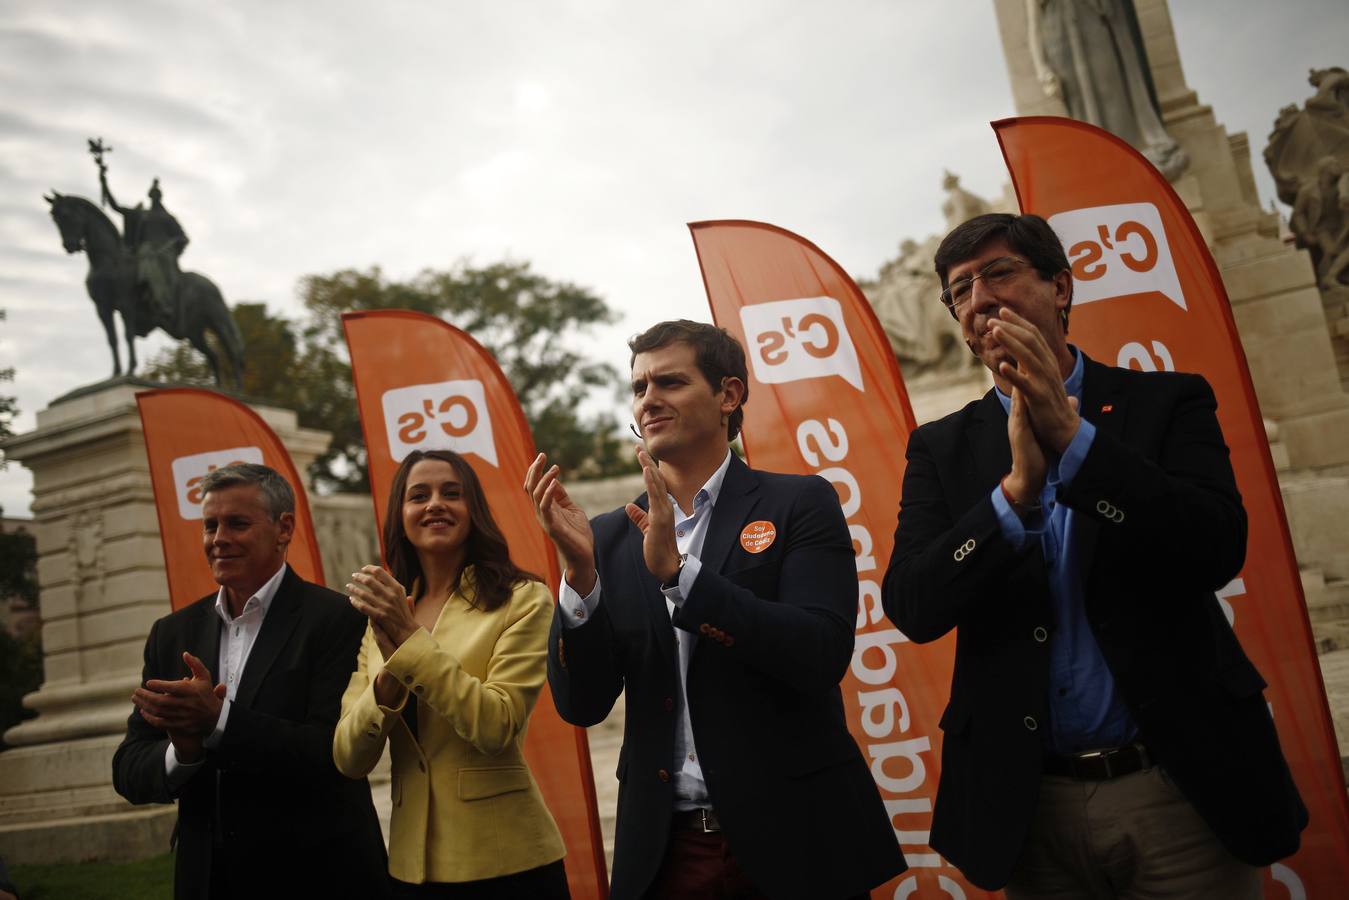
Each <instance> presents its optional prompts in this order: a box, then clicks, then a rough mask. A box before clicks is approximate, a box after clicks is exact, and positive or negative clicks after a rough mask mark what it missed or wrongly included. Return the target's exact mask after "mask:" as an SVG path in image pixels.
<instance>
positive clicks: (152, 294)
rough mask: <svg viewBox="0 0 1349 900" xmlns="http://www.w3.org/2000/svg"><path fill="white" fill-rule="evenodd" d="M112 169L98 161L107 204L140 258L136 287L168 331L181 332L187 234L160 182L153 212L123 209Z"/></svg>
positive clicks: (154, 193) (128, 244) (153, 193)
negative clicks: (110, 179) (114, 188)
mask: <svg viewBox="0 0 1349 900" xmlns="http://www.w3.org/2000/svg"><path fill="white" fill-rule="evenodd" d="M107 173H108V167H107V165H106V164H105V163H104V162H103V160H102V158H101V157H98V182H99V184H100V185H101V186H102V188H103V200H104V202H105V203H107V204H108V205H109V206H111V207H112V208H113V209H115V210H117V212H119V213H121V214H122V222H123V227H122V240H123V242H124V243H125V244H126V247H127V249H128V250H130V251H131V253H132V255H133V256H135V258H136V286H137V288H138V289H139V291H140V292H141V295H142V296H143V297H145V298H147V299H148V300H149V302H150V304H151V305H152V306H153V308H154V309H155V311H156V313H157V317H158V318H159V320H160V322H161V323H162V324H163V327H164V328H165V330H166V331H170V333H174V332H178V331H181V330H182V328H181V326H182V323H181V321H180V319H181V315H182V309H181V304H180V303H179V302H178V278H179V275H180V270H179V268H178V257H179V256H181V255H182V252H183V249H184V248H185V247H187V242H188V238H187V233H186V232H184V231H183V226H182V225H180V224H178V220H177V219H176V218H174V216H173V214H172V213H170V212H169V211H168V210H167V209H165V208H164V204H163V202H162V200H163V196H164V195H163V192H162V191H161V190H160V189H159V179H158V178H156V179H154V182H153V183H152V184H151V185H150V191H149V197H150V208H149V209H146V208H145V205H144V204H141V203H137V204H136V205H135V206H132V207H125V206H120V205H118V203H117V200H116V199H114V198H113V196H112V191H111V190H110V189H109V188H108V177H107Z"/></svg>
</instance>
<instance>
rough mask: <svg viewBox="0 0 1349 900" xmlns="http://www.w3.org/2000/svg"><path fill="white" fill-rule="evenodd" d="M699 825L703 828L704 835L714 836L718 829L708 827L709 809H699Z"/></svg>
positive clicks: (703, 807)
mask: <svg viewBox="0 0 1349 900" xmlns="http://www.w3.org/2000/svg"><path fill="white" fill-rule="evenodd" d="M698 818H699V824H700V825H701V826H702V829H703V834H713V833H714V832H716V830H717V829H715V828H709V827H707V807H705V806H700V807H698Z"/></svg>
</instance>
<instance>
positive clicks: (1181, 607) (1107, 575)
mask: <svg viewBox="0 0 1349 900" xmlns="http://www.w3.org/2000/svg"><path fill="white" fill-rule="evenodd" d="M935 262H936V267H937V273H938V275H939V276H940V277H941V282H942V286H943V288H944V289H945V290H944V291H943V292H942V300H943V301H944V302H945V303H946V305H947V307H948V309H949V310H950V311H951V314H952V315H953V316H955V317H956V318H957V320H958V321H959V322H960V329H961V332H962V333H963V334H964V337H965V341H966V343H967V344H968V345H969V347H970V350H971V351H972V352H973V353H974V354H975V355H976V356H978V357H979V359H980V360H981V361H982V362H983V363H984V365H985V366H987V367H988V369H989V371H990V372H992V373H993V383H994V385H995V390H992V391H989V392H988V394H986V395H985V396H984V397H983V399H981V400H977V401H975V402H973V403H971V404H969V405H968V406H966V407H965V408H964V409H962V410H960V411H959V412H955V413H952V414H951V415H949V416H947V417H946V418H944V419H941V420H939V421H936V422H932V423H930V424H927V425H924V426H923V427H921V428H919V429H918V430H917V431H915V432H914V433H913V434H912V435H911V436H910V438H909V447H908V467H907V469H906V470H905V474H904V492H903V499H902V501H901V508H900V514H899V528H898V530H897V531H896V534H895V550H894V555H893V556H892V557H891V560H890V567H889V569H888V571H887V573H886V578H885V584H884V605H885V610H886V612H887V613H888V614H889V616H890V617H891V618H892V619H893V620H894V621H895V623H896V624H897V625H898V626H899V627H900V629H902V630H903V631H904V633H905V634H906V635H908V637H909V638H910V639H912V640H914V641H931V640H936V639H937V638H939V637H941V636H943V635H944V634H946V633H947V632H949V631H950V630H951V629H953V628H954V629H956V658H955V671H954V674H953V675H952V680H951V701H950V704H949V705H948V707H947V709H946V712H945V714H944V715H943V717H942V721H941V726H942V729H943V731H944V733H945V737H944V741H943V749H942V773H941V783H940V785H939V787H938V791H937V803H936V809H935V810H934V813H933V823H932V838H931V839H932V847H933V848H934V849H936V850H938V851H939V852H940V853H941V854H942V855H944V856H945V857H946V858H947V859H948V860H950V861H951V862H953V863H954V864H955V865H957V866H958V867H959V868H960V870H961V871H962V872H963V873H964V874H965V876H966V877H967V878H969V879H970V881H972V882H973V883H975V884H976V885H978V886H980V887H983V888H988V889H997V888H1001V887H1003V886H1006V889H1007V894H1008V896H1009V897H1010V898H1014V900H1015V898H1027V897H1037V898H1038V897H1144V896H1146V897H1186V898H1200V897H1209V898H1214V900H1217V898H1222V900H1230V898H1238V897H1243V898H1245V897H1250V898H1256V897H1259V896H1260V891H1261V887H1260V878H1259V873H1258V871H1257V869H1256V867H1257V866H1263V865H1268V864H1269V863H1271V862H1273V861H1274V860H1277V859H1279V858H1281V857H1284V856H1287V855H1289V854H1291V853H1293V852H1294V851H1295V850H1297V847H1298V841H1299V832H1300V831H1301V830H1302V828H1303V827H1304V826H1305V825H1306V822H1307V811H1306V809H1305V808H1304V807H1303V805H1302V802H1301V799H1300V798H1299V796H1298V792H1297V789H1296V788H1295V787H1294V785H1293V782H1292V779H1291V777H1290V775H1289V771H1288V766H1287V764H1286V763H1285V761H1284V758H1283V754H1282V752H1281V751H1280V749H1279V741H1278V738H1277V736H1276V735H1275V733H1274V723H1273V721H1272V720H1271V719H1270V715H1269V710H1268V709H1267V708H1266V706H1265V701H1264V698H1263V697H1262V696H1261V693H1260V692H1261V689H1262V688H1263V687H1264V686H1265V683H1264V681H1263V680H1262V679H1261V677H1260V674H1259V673H1258V672H1257V671H1256V670H1255V668H1254V667H1253V666H1252V665H1251V663H1250V661H1249V660H1248V659H1247V658H1246V655H1245V653H1243V652H1242V649H1241V646H1240V644H1238V643H1237V639H1236V637H1235V635H1234V634H1233V633H1232V628H1231V626H1230V625H1229V624H1228V622H1227V619H1226V618H1225V617H1224V615H1223V611H1222V609H1221V607H1220V606H1219V603H1218V600H1217V597H1216V596H1215V595H1214V592H1215V591H1216V590H1218V589H1220V588H1222V587H1223V586H1224V585H1225V584H1227V583H1228V582H1229V581H1230V580H1231V579H1232V578H1234V577H1235V576H1236V574H1237V572H1238V571H1240V569H1241V564H1242V561H1243V560H1244V558H1245V554H1246V512H1245V510H1244V509H1243V508H1242V505H1241V495H1240V494H1238V493H1237V487H1236V482H1235V479H1234V477H1233V474H1232V466H1231V463H1230V461H1229V459H1228V452H1227V445H1226V444H1225V443H1224V442H1223V435H1222V431H1221V429H1220V428H1219V425H1218V419H1217V416H1216V414H1215V409H1216V401H1215V399H1214V396H1213V391H1212V390H1211V389H1210V388H1209V386H1208V383H1207V382H1205V381H1204V379H1203V378H1201V377H1200V376H1198V375H1184V374H1179V373H1174V372H1152V373H1143V372H1135V371H1131V370H1129V369H1120V368H1114V367H1110V366H1103V365H1101V364H1099V363H1096V362H1093V361H1092V360H1090V359H1088V358H1087V357H1086V355H1085V354H1083V353H1082V352H1081V351H1079V350H1077V349H1076V348H1075V347H1072V346H1071V345H1070V344H1069V343H1068V338H1067V332H1068V313H1069V310H1070V308H1071V306H1072V295H1073V279H1072V274H1071V271H1070V269H1069V265H1068V260H1067V257H1066V256H1065V254H1064V252H1063V247H1062V245H1061V244H1060V243H1059V239H1058V237H1057V235H1055V233H1054V232H1053V230H1052V229H1051V228H1050V227H1049V225H1048V223H1046V222H1045V221H1044V220H1043V219H1041V218H1039V217H1038V216H1033V215H1026V216H1012V215H1007V214H1003V213H994V214H989V215H984V216H979V217H976V218H974V219H971V220H970V221H968V222H966V223H965V224H963V225H961V226H959V227H958V228H956V229H955V230H954V231H952V232H951V234H949V235H947V237H946V238H945V240H943V241H942V244H941V246H940V247H939V248H938V250H937V254H936V258H935Z"/></svg>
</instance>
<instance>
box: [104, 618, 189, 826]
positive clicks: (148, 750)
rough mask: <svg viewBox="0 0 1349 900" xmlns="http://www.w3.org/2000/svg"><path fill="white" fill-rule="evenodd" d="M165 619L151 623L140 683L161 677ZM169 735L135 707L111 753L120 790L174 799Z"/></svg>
mask: <svg viewBox="0 0 1349 900" xmlns="http://www.w3.org/2000/svg"><path fill="white" fill-rule="evenodd" d="M162 622H163V619H161V620H159V621H158V622H155V624H154V625H152V626H151V627H150V636H149V637H148V638H146V640H145V664H144V667H143V668H142V669H141V684H144V683H145V682H146V681H149V680H150V679H152V678H161V677H163V676H164V673H161V672H160V671H158V659H159V653H158V646H159V628H160V625H161V623H162ZM168 747H169V736H168V735H167V734H166V733H165V732H163V731H161V730H160V729H158V728H155V727H154V726H153V725H151V724H150V723H149V722H147V721H145V719H143V718H141V713H140V710H139V709H138V708H136V707H134V706H133V707H132V709H131V715H130V716H129V717H128V718H127V720H126V737H124V738H123V739H122V743H121V744H120V745H118V747H117V751H116V752H115V753H114V754H113V757H112V784H113V787H114V788H116V790H117V793H119V794H121V795H122V796H123V797H125V798H126V799H127V800H129V801H130V802H132V803H137V804H140V803H172V802H173V799H174V792H173V791H172V790H170V788H169V782H168V774H167V772H166V771H165V768H164V755H165V753H167V752H168Z"/></svg>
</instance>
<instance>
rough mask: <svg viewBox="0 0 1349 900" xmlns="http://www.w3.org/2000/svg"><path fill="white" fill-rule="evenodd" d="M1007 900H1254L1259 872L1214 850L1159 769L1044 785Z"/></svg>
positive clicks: (1209, 833)
mask: <svg viewBox="0 0 1349 900" xmlns="http://www.w3.org/2000/svg"><path fill="white" fill-rule="evenodd" d="M1006 892H1007V897H1008V900H1050V898H1054V900H1060V898H1061V900H1069V898H1073V900H1076V898H1102V900H1105V898H1112V900H1113V898H1128V900H1154V898H1156V900H1160V898H1180V897H1184V898H1196V900H1202V898H1212V900H1247V898H1250V900H1259V898H1260V897H1261V896H1262V889H1261V884H1260V870H1259V869H1257V868H1255V867H1254V866H1249V865H1247V864H1246V863H1243V862H1241V861H1240V860H1238V859H1237V858H1236V857H1234V856H1232V854H1231V853H1229V852H1228V851H1227V849H1226V848H1225V847H1223V845H1222V843H1221V842H1220V841H1219V840H1218V838H1217V836H1216V835H1215V834H1214V833H1213V830H1212V829H1211V828H1209V826H1208V823H1206V822H1205V821H1204V820H1203V819H1202V818H1200V816H1199V813H1197V812H1195V809H1194V807H1193V806H1191V805H1190V802H1189V801H1188V800H1186V799H1185V797H1184V796H1183V795H1182V794H1181V793H1180V791H1179V790H1178V789H1177V788H1176V786H1175V784H1174V783H1172V781H1171V779H1170V778H1168V777H1167V776H1166V774H1165V773H1164V772H1163V771H1162V769H1161V767H1160V766H1153V767H1152V768H1151V769H1144V770H1143V771H1141V772H1135V773H1133V774H1132V775H1124V776H1121V777H1119V778H1114V779H1111V780H1109V781H1078V780H1076V779H1073V778H1067V777H1060V776H1053V775H1046V776H1045V777H1044V778H1042V779H1041V781H1040V803H1039V806H1038V807H1037V808H1036V811H1035V817H1034V819H1033V820H1032V821H1031V828H1030V834H1029V836H1028V837H1027V840H1026V848H1025V850H1023V851H1022V854H1021V859H1020V860H1018V862H1017V865H1016V869H1015V870H1014V871H1013V872H1012V880H1011V882H1010V883H1008V885H1007V888H1006Z"/></svg>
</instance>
